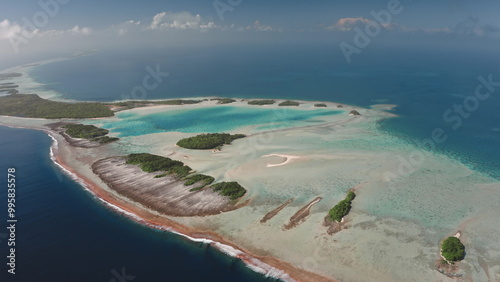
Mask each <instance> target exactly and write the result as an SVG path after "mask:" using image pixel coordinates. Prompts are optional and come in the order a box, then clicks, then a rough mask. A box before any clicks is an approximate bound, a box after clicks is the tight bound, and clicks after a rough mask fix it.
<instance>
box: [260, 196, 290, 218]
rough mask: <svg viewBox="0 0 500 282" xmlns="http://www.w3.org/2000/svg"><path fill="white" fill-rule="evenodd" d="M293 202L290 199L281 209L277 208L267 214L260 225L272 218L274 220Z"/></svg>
mask: <svg viewBox="0 0 500 282" xmlns="http://www.w3.org/2000/svg"><path fill="white" fill-rule="evenodd" d="M292 201H293V199H289V200H288V201H286V202H284V203H283V204H281V205H280V206H279V207H277V208H275V209H274V210H272V211H270V212H268V213H266V215H265V216H264V217H263V218H262V219H261V220H260V223H265V222H266V221H268V220H270V219H271V218H273V217H274V216H275V215H277V214H278V213H279V212H280V211H281V210H282V209H284V208H285V207H286V206H287V205H288V204H290V203H291V202H292Z"/></svg>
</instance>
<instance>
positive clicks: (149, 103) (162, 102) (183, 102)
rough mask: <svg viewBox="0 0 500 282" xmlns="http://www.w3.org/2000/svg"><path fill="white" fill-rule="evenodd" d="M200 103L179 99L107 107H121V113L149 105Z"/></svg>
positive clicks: (134, 102)
mask: <svg viewBox="0 0 500 282" xmlns="http://www.w3.org/2000/svg"><path fill="white" fill-rule="evenodd" d="M201 102H203V100H181V99H175V100H165V101H146V100H142V101H123V102H116V103H110V104H109V105H110V106H118V107H123V108H122V109H119V110H121V111H123V110H129V109H133V108H140V107H146V106H151V105H190V104H197V103H201Z"/></svg>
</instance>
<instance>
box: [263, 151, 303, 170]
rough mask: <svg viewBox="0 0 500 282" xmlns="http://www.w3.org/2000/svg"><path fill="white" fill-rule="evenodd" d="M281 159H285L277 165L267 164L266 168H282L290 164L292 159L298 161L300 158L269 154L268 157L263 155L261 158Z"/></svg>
mask: <svg viewBox="0 0 500 282" xmlns="http://www.w3.org/2000/svg"><path fill="white" fill-rule="evenodd" d="M275 156H276V157H281V158H285V160H284V161H283V162H281V163H279V164H267V167H275V166H282V165H286V164H288V163H290V162H291V161H292V160H294V159H300V158H301V157H299V156H291V155H282V154H269V155H264V156H262V157H263V158H267V157H275Z"/></svg>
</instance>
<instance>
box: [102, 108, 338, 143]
mask: <svg viewBox="0 0 500 282" xmlns="http://www.w3.org/2000/svg"><path fill="white" fill-rule="evenodd" d="M341 112H342V111H333V110H326V109H314V110H297V109H290V108H278V109H269V108H260V107H256V108H247V107H232V106H217V107H209V108H200V109H189V110H183V109H181V110H176V111H168V112H163V113H155V114H149V115H138V114H131V113H126V112H125V113H120V114H118V115H117V116H118V117H119V118H120V120H119V121H111V122H107V123H104V125H103V127H104V128H106V129H110V130H112V131H113V132H116V133H118V134H119V136H120V137H126V136H139V135H145V134H151V133H158V132H172V131H176V132H184V133H199V132H207V133H215V132H224V131H230V130H234V129H237V128H239V127H242V126H249V125H262V126H265V125H269V124H273V127H277V128H284V127H293V126H297V125H299V124H300V123H301V122H303V121H306V120H309V119H313V118H316V117H321V116H329V115H336V114H339V113H341Z"/></svg>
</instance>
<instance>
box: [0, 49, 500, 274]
mask: <svg viewBox="0 0 500 282" xmlns="http://www.w3.org/2000/svg"><path fill="white" fill-rule="evenodd" d="M330 47H331V46H330ZM157 65H158V66H159V68H160V70H161V71H162V72H168V73H169V75H168V77H165V78H164V79H163V81H162V82H161V83H159V85H158V86H157V87H156V88H154V89H152V90H149V91H147V93H146V95H145V97H141V98H145V99H160V98H183V97H200V96H225V97H241V98H286V99H302V100H323V101H335V102H340V103H346V104H353V105H357V106H363V107H369V106H370V105H373V104H377V103H384V104H396V105H398V107H396V108H395V109H393V110H392V112H393V113H395V114H397V115H399V117H397V118H391V119H387V120H384V121H383V122H381V123H380V129H382V130H385V131H387V132H389V133H391V134H393V135H395V136H397V137H399V138H403V139H405V140H407V141H408V142H410V143H414V144H420V143H421V142H422V140H424V139H426V138H428V137H429V136H430V135H431V133H432V131H433V129H435V128H438V127H439V128H442V129H443V130H444V131H445V133H446V134H447V135H448V139H447V141H446V142H444V143H442V144H440V145H439V146H438V147H436V148H433V149H432V150H434V151H437V152H442V153H445V154H447V155H449V156H451V157H454V158H456V159H459V160H461V161H462V162H463V163H465V164H466V165H468V166H469V167H471V168H473V169H476V170H478V171H481V172H483V173H485V174H488V175H490V176H492V177H494V178H496V179H500V169H499V168H500V111H499V110H498V108H499V107H500V87H495V88H494V90H495V92H492V93H491V95H490V97H489V98H487V99H485V100H481V101H479V104H478V105H477V109H474V111H470V112H468V114H470V116H468V117H467V118H461V120H462V124H461V125H460V126H458V127H457V128H456V129H453V128H452V125H454V124H455V122H449V121H448V122H447V121H446V120H444V119H443V114H444V113H445V112H446V111H447V110H448V109H452V110H453V106H454V104H463V102H464V99H466V98H467V97H468V96H471V95H474V91H475V89H476V87H477V86H478V85H479V83H480V82H479V81H478V76H483V77H486V78H487V77H488V76H489V75H491V76H492V79H493V81H500V68H499V66H500V55H499V54H498V53H483V52H479V51H477V52H469V51H456V50H455V51H453V52H450V51H448V50H437V49H433V50H430V49H414V50H409V49H406V50H405V51H401V50H398V49H395V48H394V49H390V50H387V49H383V50H382V49H377V48H375V47H374V48H366V50H363V53H362V54H360V55H358V56H357V57H355V58H354V60H353V62H352V63H351V64H347V63H346V61H345V60H344V58H343V57H342V56H341V54H339V51H338V49H335V48H334V47H331V48H326V47H325V48H323V47H322V48H319V47H311V46H275V47H274V48H269V47H268V46H267V47H255V46H253V47H238V48H225V49H224V50H221V49H220V48H215V47H213V48H208V47H206V48H183V49H151V50H146V51H145V50H141V51H130V50H128V51H113V52H106V51H103V52H100V53H97V54H95V55H90V56H84V57H79V58H76V59H71V60H66V61H60V62H57V63H52V64H46V65H42V66H40V67H37V68H36V69H35V70H34V71H33V73H32V76H33V77H34V78H35V79H36V80H37V81H38V82H40V83H44V84H45V86H43V87H44V89H46V90H53V91H57V92H59V93H61V94H62V95H63V97H64V98H69V99H75V100H82V101H114V100H120V99H122V98H123V97H125V98H126V97H130V98H135V97H131V96H130V93H131V91H132V89H133V88H134V87H136V86H141V85H142V83H143V78H144V77H145V75H147V74H148V71H147V70H146V68H147V67H148V66H149V67H151V68H153V69H155V68H156V66H157ZM456 115H457V114H455V113H453V114H452V116H454V117H455V116H456ZM455 121H456V118H455ZM50 143H51V140H50V139H49V138H48V137H47V136H46V135H45V134H44V133H43V132H36V131H32V130H20V129H9V128H4V127H0V146H1V151H0V175H2V176H1V177H0V179H1V183H0V185H3V186H6V182H5V173H6V169H7V167H10V166H14V167H16V169H17V170H18V172H17V177H18V178H19V179H18V180H19V188H18V189H19V190H18V195H17V196H18V204H19V212H18V217H19V220H20V222H19V223H18V230H17V232H18V245H19V246H18V265H17V267H18V271H19V273H20V274H19V275H18V276H17V278H18V280H17V281H111V279H113V278H114V277H113V274H112V273H111V271H112V270H113V269H115V270H117V271H121V269H122V268H123V267H125V268H126V272H127V274H130V275H134V276H136V279H135V280H134V281H209V280H210V281H260V280H264V278H263V277H262V276H261V275H258V274H255V273H253V272H251V271H250V270H248V269H247V268H245V266H244V265H243V264H242V263H241V262H239V261H238V260H235V259H232V258H228V257H226V256H224V255H222V254H220V253H219V252H217V251H215V250H213V249H211V248H209V247H207V246H205V245H202V244H197V243H192V242H189V241H186V240H184V239H182V238H180V237H178V236H175V235H172V234H168V233H165V232H159V231H154V230H151V229H149V228H146V227H142V226H140V225H138V224H136V223H134V222H131V221H130V220H128V219H126V218H124V217H123V216H121V215H118V214H116V213H115V212H113V211H110V210H109V209H108V208H106V207H104V206H103V205H102V204H100V203H99V202H97V201H96V200H95V199H94V198H93V197H92V196H91V195H90V194H89V193H88V192H86V191H84V190H83V189H82V187H80V186H79V184H77V183H76V182H74V181H73V180H71V179H70V178H68V177H67V176H65V175H64V174H61V172H59V170H58V169H57V168H55V167H54V165H53V164H52V163H51V161H50V158H49V146H50ZM5 198H6V193H5V189H0V202H1V203H2V205H0V206H1V207H4V204H3V203H5V201H6V200H5ZM1 213H2V215H3V216H4V217H5V212H4V211H2V212H1ZM1 224H2V225H1V226H2V228H1V229H0V235H1V232H3V231H5V228H4V225H3V224H5V221H4V220H2V223H1ZM0 240H2V243H0V252H1V253H2V256H4V255H3V254H5V253H6V246H5V244H4V243H3V240H4V239H1V237H0ZM3 277H5V265H2V266H1V267H0V281H6V280H4V279H3ZM7 281H16V280H7ZM116 281H119V280H116Z"/></svg>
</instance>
